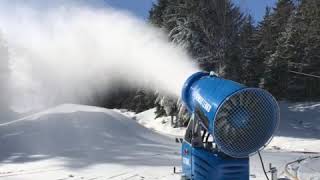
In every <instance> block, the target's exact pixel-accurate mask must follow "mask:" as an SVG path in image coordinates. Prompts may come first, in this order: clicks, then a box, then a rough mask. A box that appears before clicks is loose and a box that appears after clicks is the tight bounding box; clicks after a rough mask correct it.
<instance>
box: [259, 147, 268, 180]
mask: <svg viewBox="0 0 320 180" xmlns="http://www.w3.org/2000/svg"><path fill="white" fill-rule="evenodd" d="M258 154H259V158H260V161H261V166H262V169H263V172H264V175H266V178H267V179H268V180H270V179H269V177H268V174H267V172H266V169H265V167H264V163H263V160H262V157H261V154H260V151H258Z"/></svg>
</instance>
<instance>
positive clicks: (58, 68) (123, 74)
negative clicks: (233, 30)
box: [0, 3, 197, 108]
mask: <svg viewBox="0 0 320 180" xmlns="http://www.w3.org/2000/svg"><path fill="white" fill-rule="evenodd" d="M0 6H1V7H2V8H3V7H4V8H3V9H1V8H0V11H1V12H0V29H1V31H2V32H3V34H4V37H5V38H6V40H7V41H8V44H9V48H10V54H11V69H12V79H11V82H12V83H13V87H14V88H13V90H12V93H13V94H14V97H15V99H16V101H15V102H16V104H18V105H20V107H21V106H25V107H29V108H30V107H32V108H35V106H36V105H37V106H38V105H39V107H37V108H40V107H43V106H49V105H54V104H57V103H78V102H79V99H86V98H90V97H91V96H92V95H93V94H95V93H99V92H100V93H101V92H107V91H108V89H112V87H113V86H114V85H115V84H114V81H115V79H119V80H125V81H126V82H128V83H130V85H131V86H136V87H140V86H143V87H149V88H151V89H153V90H157V91H160V92H163V93H168V94H172V95H176V96H179V95H180V90H181V87H182V85H183V82H184V81H185V79H186V78H187V77H188V76H189V75H190V74H191V73H193V72H195V71H197V67H196V66H195V64H193V63H192V60H191V59H190V58H189V57H188V55H187V54H186V52H184V51H183V50H182V49H180V48H178V47H176V46H174V45H173V44H171V43H169V42H168V41H167V40H166V39H167V38H166V36H165V35H164V34H163V33H161V32H160V31H159V30H157V29H156V28H153V27H151V26H150V25H148V24H147V23H146V22H144V21H142V20H139V19H137V18H135V17H133V16H131V15H130V14H126V13H123V12H119V11H115V10H113V9H97V8H89V7H84V6H74V5H73V6H68V7H57V8H50V9H46V10H45V11H43V10H38V9H37V8H33V7H30V6H25V5H18V6H17V5H15V7H6V6H8V5H1V3H0ZM17 7H18V8H17Z"/></svg>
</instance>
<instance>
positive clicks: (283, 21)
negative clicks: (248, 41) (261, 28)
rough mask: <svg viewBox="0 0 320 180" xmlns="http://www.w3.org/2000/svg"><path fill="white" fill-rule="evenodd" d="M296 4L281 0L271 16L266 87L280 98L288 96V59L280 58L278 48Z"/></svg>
mask: <svg viewBox="0 0 320 180" xmlns="http://www.w3.org/2000/svg"><path fill="white" fill-rule="evenodd" d="M294 9H295V5H294V3H293V1H292V0H279V1H278V2H277V4H276V7H275V8H274V9H273V12H272V13H271V15H270V16H269V24H268V26H267V27H268V43H269V45H268V49H267V50H264V51H265V53H266V54H265V57H264V58H265V59H264V61H265V65H266V67H265V68H266V69H265V74H264V80H265V81H264V87H265V88H267V89H268V90H269V91H270V92H271V93H272V94H274V95H275V96H277V97H278V98H285V97H286V96H287V87H288V61H287V60H285V59H279V58H277V57H278V52H277V48H278V46H279V45H280V41H281V39H282V38H283V37H282V35H283V32H284V31H285V30H286V27H287V25H288V21H289V18H290V17H291V16H292V14H293V11H294Z"/></svg>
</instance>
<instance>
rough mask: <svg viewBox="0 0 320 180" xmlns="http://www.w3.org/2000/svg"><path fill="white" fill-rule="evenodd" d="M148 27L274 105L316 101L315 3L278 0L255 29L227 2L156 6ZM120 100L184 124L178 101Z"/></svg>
mask: <svg viewBox="0 0 320 180" xmlns="http://www.w3.org/2000/svg"><path fill="white" fill-rule="evenodd" d="M148 21H149V23H151V24H153V25H154V26H156V27H158V28H161V29H162V30H163V31H165V32H166V33H167V35H168V40H170V41H171V42H172V43H175V44H177V45H178V46H181V47H183V48H185V49H186V50H187V51H188V52H189V54H190V55H191V56H192V57H193V59H194V60H195V61H196V62H197V63H198V64H199V66H200V67H201V68H202V69H203V70H204V71H212V70H213V71H215V72H216V73H218V74H219V75H220V76H222V77H224V78H226V79H231V80H234V81H237V82H240V83H243V84H245V85H247V86H249V87H259V88H264V89H266V90H268V91H269V92H271V93H272V94H273V95H274V96H275V97H276V98H277V99H278V100H287V101H317V100H320V1H318V0H278V2H277V3H276V4H275V6H274V7H266V12H265V15H264V17H263V19H262V20H261V21H260V22H257V23H255V20H254V18H253V17H252V16H251V15H250V14H247V13H244V12H242V10H241V9H240V7H239V6H237V5H235V4H234V3H233V2H232V1H231V0H158V1H157V2H156V3H155V4H154V5H153V7H152V9H151V10H150V15H149V18H148ZM178 68H179V67H177V70H178ZM131 92H132V91H131ZM121 97H122V98H125V99H126V100H125V101H123V102H128V103H125V104H124V106H122V107H125V108H127V109H130V110H134V111H136V112H141V111H143V110H146V109H148V108H152V107H156V114H157V117H160V116H164V115H170V116H172V117H174V116H179V115H180V116H181V117H186V118H183V119H187V118H188V116H185V115H186V113H181V112H184V111H185V109H184V108H183V106H181V105H180V103H179V101H178V100H177V99H172V98H170V97H166V96H162V95H161V94H157V93H154V92H149V91H147V90H141V89H135V90H134V92H132V93H131V95H130V96H122V95H121ZM114 101H118V100H114ZM108 102H110V101H108ZM129 102H131V103H129ZM132 102H134V103H132ZM182 124H183V123H182Z"/></svg>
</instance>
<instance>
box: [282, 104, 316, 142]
mask: <svg viewBox="0 0 320 180" xmlns="http://www.w3.org/2000/svg"><path fill="white" fill-rule="evenodd" d="M280 110H281V120H280V125H279V129H278V132H277V133H276V135H277V136H286V137H295V138H313V139H320V103H295V104H292V103H286V102H281V103H280Z"/></svg>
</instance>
